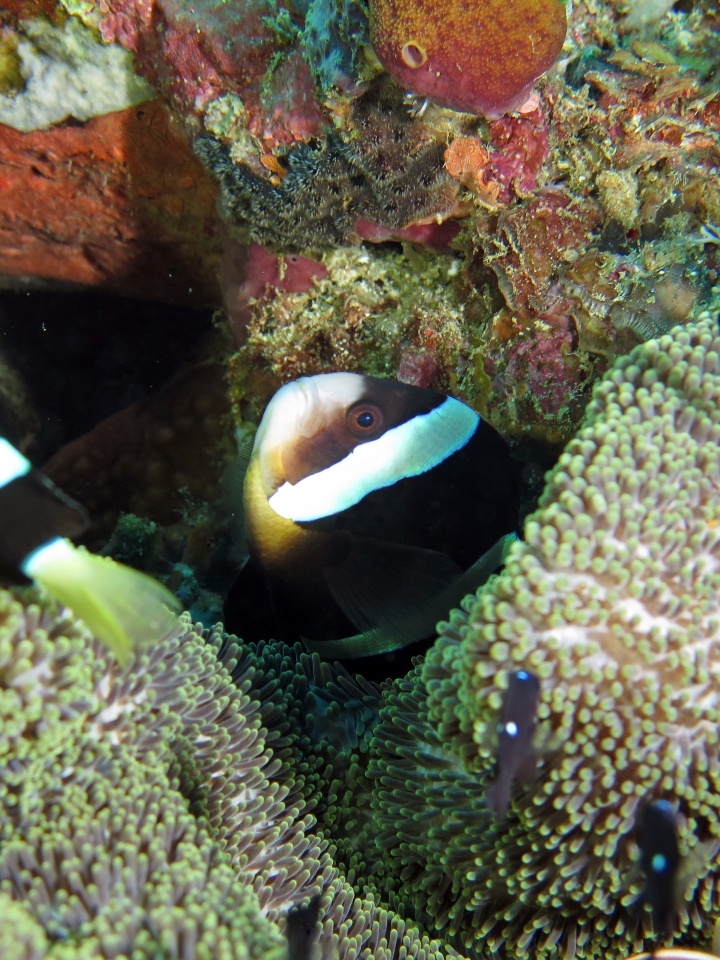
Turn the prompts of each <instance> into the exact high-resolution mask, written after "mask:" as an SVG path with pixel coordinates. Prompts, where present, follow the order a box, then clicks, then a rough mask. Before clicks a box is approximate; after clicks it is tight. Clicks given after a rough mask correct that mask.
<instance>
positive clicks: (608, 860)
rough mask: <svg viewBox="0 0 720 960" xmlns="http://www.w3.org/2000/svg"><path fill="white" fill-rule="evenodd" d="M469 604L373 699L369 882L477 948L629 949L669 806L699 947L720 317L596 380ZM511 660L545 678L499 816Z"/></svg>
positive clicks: (713, 898) (715, 801) (713, 830)
mask: <svg viewBox="0 0 720 960" xmlns="http://www.w3.org/2000/svg"><path fill="white" fill-rule="evenodd" d="M463 606H464V610H457V611H454V612H453V613H452V614H451V616H450V618H449V622H448V623H447V624H445V625H444V626H442V628H441V638H440V640H439V641H438V643H437V644H436V645H435V647H434V648H433V650H432V651H431V652H430V653H429V655H428V657H427V659H426V662H425V664H424V665H423V666H422V667H421V668H418V669H417V670H416V671H415V673H414V674H413V675H411V676H410V677H408V678H406V679H405V680H402V681H398V682H397V683H396V684H395V685H394V688H393V690H392V691H391V692H390V694H389V695H387V696H386V698H385V700H384V707H383V709H382V710H381V722H380V725H379V726H378V728H377V729H376V731H375V739H374V741H373V745H372V753H373V761H372V762H371V765H370V768H369V773H370V775H371V777H373V778H374V780H375V788H374V795H373V809H374V817H375V822H376V825H377V828H378V829H379V834H378V835H377V839H376V844H377V847H378V848H381V849H382V850H383V851H384V852H383V858H384V867H383V871H382V872H381V874H380V875H379V882H378V885H379V886H380V887H381V889H383V890H384V891H385V892H386V894H387V895H388V896H389V897H390V898H391V902H392V903H393V904H396V905H399V904H407V903H410V902H414V903H416V904H417V905H418V908H419V911H420V913H419V916H420V918H421V919H422V920H423V921H424V922H425V923H427V924H428V926H432V925H436V926H437V927H439V928H441V929H443V930H445V931H447V935H448V936H450V937H451V938H454V940H455V942H458V943H460V944H463V945H464V946H466V947H467V948H468V949H474V950H478V951H481V950H482V951H492V952H494V951H496V950H499V949H501V948H504V949H505V950H507V951H508V953H509V954H510V955H511V956H526V955H530V956H535V957H550V956H557V955H558V954H560V955H562V956H564V957H568V958H572V957H574V956H578V957H595V956H598V955H600V954H602V955H603V956H607V957H619V956H622V955H624V954H625V953H627V952H632V951H633V950H636V949H639V948H640V947H641V946H642V941H643V938H648V937H650V938H652V936H653V934H652V921H651V916H650V913H649V911H648V910H647V909H643V908H642V907H641V906H638V905H636V901H637V900H638V897H639V895H640V893H641V891H642V889H643V883H644V881H643V875H642V872H641V870H640V867H639V852H638V848H637V845H636V820H637V816H638V813H639V811H640V809H641V806H642V804H643V803H645V802H647V801H649V800H651V799H653V798H660V797H665V798H667V799H669V800H670V801H671V803H673V804H674V805H675V807H676V809H677V811H678V823H679V833H680V844H681V853H682V854H683V858H684V859H683V861H682V865H681V869H680V877H679V887H680V910H679V915H678V918H677V929H676V934H679V935H681V936H682V938H683V939H684V940H685V941H687V942H694V943H701V942H706V941H707V940H708V938H709V936H710V935H711V933H712V928H713V924H714V921H715V920H716V919H718V918H719V917H720V889H718V882H719V881H720V757H719V755H718V721H720V686H719V685H718V680H719V679H720V336H718V334H717V329H716V327H715V325H714V324H713V323H711V321H710V318H702V319H701V321H700V322H698V323H697V324H695V325H691V326H688V327H686V328H675V329H674V330H673V331H672V332H671V333H670V334H669V335H667V336H664V337H662V338H661V339H659V340H657V341H652V342H648V343H646V344H643V345H642V346H640V347H638V348H637V349H636V350H634V351H633V352H632V354H631V355H629V356H628V357H625V358H623V359H622V360H620V361H619V362H618V363H617V364H616V366H615V367H614V368H613V369H612V370H611V371H610V372H609V374H608V375H607V376H606V377H605V378H604V379H603V381H602V382H601V383H599V384H598V385H597V387H596V389H595V393H594V398H593V400H592V402H591V404H590V406H589V407H588V411H587V416H586V420H585V425H584V426H583V428H582V429H581V430H580V432H579V434H578V435H577V437H576V438H575V439H574V440H573V441H572V442H571V443H570V444H569V446H568V448H567V450H566V451H565V452H564V453H563V455H562V457H561V458H560V461H559V463H558V464H557V466H556V467H555V468H554V470H553V471H552V472H551V474H550V475H549V477H548V483H547V487H546V490H545V492H544V494H543V496H542V498H541V501H540V506H539V509H538V510H537V512H536V513H535V514H534V515H533V516H531V517H530V518H529V520H528V522H527V524H526V529H525V542H519V543H517V544H516V545H515V546H514V547H513V549H512V552H511V554H510V557H509V560H508V562H507V565H506V567H505V569H504V571H503V572H502V573H501V574H500V575H499V576H498V577H495V578H493V580H491V582H490V583H488V584H487V585H486V586H485V587H483V588H481V589H480V590H479V591H478V594H477V596H476V597H469V598H467V599H466V601H465V602H464V604H463ZM521 667H523V668H525V669H528V670H531V671H533V672H534V673H536V674H537V676H538V677H540V679H541V683H542V700H541V705H540V709H539V724H538V730H537V734H536V746H537V749H538V754H539V765H538V769H537V776H536V779H535V782H534V783H533V784H532V785H531V786H530V787H529V788H527V789H523V788H516V792H515V795H514V802H513V805H512V808H511V811H510V813H509V816H508V818H507V820H504V821H498V820H496V819H495V818H494V817H493V816H492V815H491V814H490V811H489V810H488V808H487V806H486V805H485V803H484V793H485V789H486V787H487V784H488V783H489V781H490V780H491V779H492V777H493V776H494V765H495V751H496V747H497V733H496V731H497V724H498V722H499V712H500V707H501V704H502V700H503V693H504V690H505V689H506V687H507V683H508V675H509V673H510V672H511V671H513V670H517V669H519V668H521ZM373 842H375V841H373V840H370V843H371V845H372V843H373ZM367 859H370V856H368V858H367ZM650 942H652V940H651V941H650Z"/></svg>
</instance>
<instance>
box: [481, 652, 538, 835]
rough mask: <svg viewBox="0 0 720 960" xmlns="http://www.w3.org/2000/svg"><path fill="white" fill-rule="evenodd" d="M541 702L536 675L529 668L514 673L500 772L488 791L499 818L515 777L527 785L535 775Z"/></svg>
mask: <svg viewBox="0 0 720 960" xmlns="http://www.w3.org/2000/svg"><path fill="white" fill-rule="evenodd" d="M539 703H540V681H539V680H538V678H537V677H536V676H535V674H534V673H530V672H529V671H527V670H516V671H515V672H514V673H511V674H510V679H509V682H508V688H507V690H506V691H505V696H504V698H503V706H502V714H501V717H500V725H499V727H498V733H499V737H500V738H499V743H498V751H497V760H498V775H497V779H496V780H495V781H494V782H493V783H491V784H490V786H489V787H488V791H487V802H488V806H490V807H491V808H492V809H493V810H494V811H495V813H496V815H497V816H498V817H504V816H505V814H506V813H507V809H508V806H509V804H510V790H511V788H512V783H513V780H515V779H518V780H519V781H520V782H521V783H523V784H525V785H526V786H527V785H528V784H529V783H530V782H531V781H532V778H533V776H534V774H535V768H536V765H537V758H536V756H535V751H534V750H533V746H532V740H533V734H534V733H535V725H536V723H537V709H538V705H539Z"/></svg>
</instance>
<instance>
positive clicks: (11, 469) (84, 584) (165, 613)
mask: <svg viewBox="0 0 720 960" xmlns="http://www.w3.org/2000/svg"><path fill="white" fill-rule="evenodd" d="M88 525H89V520H88V516H87V514H86V512H85V510H84V509H83V507H81V506H80V504H79V503H76V502H75V500H71V499H70V497H67V496H66V495H65V494H64V493H63V492H62V491H61V490H58V488H57V487H56V486H55V485H54V484H53V483H52V482H51V481H50V480H48V478H47V477H45V476H44V475H43V474H42V473H40V471H39V470H35V469H34V468H33V466H32V464H31V463H30V461H29V460H27V459H26V458H25V457H24V456H23V455H22V454H21V453H20V452H19V451H18V450H16V449H15V447H13V446H12V444H10V443H8V441H7V440H5V439H4V438H2V437H0V580H2V581H4V582H5V583H6V584H7V585H13V584H14V585H19V584H27V583H30V582H32V581H35V582H36V583H38V584H39V585H40V586H41V587H44V588H45V590H47V592H48V593H49V594H50V596H52V597H53V598H54V599H55V600H57V601H58V602H59V603H61V604H64V605H65V606H66V607H69V608H70V609H71V610H72V611H73V613H74V614H75V615H76V616H77V617H79V618H80V619H81V620H83V621H84V622H85V625H86V626H87V627H88V629H89V630H90V632H91V633H93V634H94V635H95V636H96V637H97V638H98V639H99V640H101V641H102V642H103V643H104V644H105V645H106V646H107V647H109V649H110V650H111V651H112V652H113V654H114V655H115V658H116V659H117V661H118V663H120V664H121V665H122V666H124V665H125V664H127V662H128V661H129V660H130V656H131V653H132V650H133V647H136V646H143V645H147V644H148V643H151V642H152V641H157V640H159V639H160V638H161V637H162V636H163V635H164V634H166V633H168V632H169V631H170V630H171V629H172V627H173V626H174V624H175V622H176V617H177V614H178V613H179V612H180V610H181V609H182V607H181V604H180V602H179V601H178V600H177V598H176V597H175V596H174V595H173V594H172V593H170V591H169V590H168V589H167V588H166V587H164V586H163V585H162V584H161V583H158V582H157V580H153V578H152V577H149V576H147V574H144V573H141V572H140V571H139V570H133V569H132V568H130V567H126V566H124V565H123V564H121V563H116V562H115V561H114V560H111V559H110V558H109V557H99V556H97V555H96V554H93V553H89V552H88V551H87V550H85V549H84V548H82V547H75V546H73V544H72V543H71V542H70V540H69V539H67V538H68V537H77V536H79V535H80V534H81V533H83V531H84V530H86V529H87V527H88Z"/></svg>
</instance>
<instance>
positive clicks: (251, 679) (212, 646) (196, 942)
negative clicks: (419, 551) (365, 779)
mask: <svg viewBox="0 0 720 960" xmlns="http://www.w3.org/2000/svg"><path fill="white" fill-rule="evenodd" d="M18 596H20V598H21V599H17V598H16V597H14V596H13V595H12V594H10V593H7V592H5V591H0V915H2V917H3V924H2V925H1V926H2V929H1V930H0V954H1V955H2V956H5V955H6V953H5V952H4V950H3V948H4V946H5V944H6V943H8V944H11V945H12V950H11V951H10V953H9V954H8V955H9V956H12V957H17V958H18V960H21V958H22V960H24V958H27V960H35V958H38V960H40V958H41V957H46V956H47V957H53V958H54V960H65V958H67V960H85V958H87V960H91V958H92V960H98V958H103V957H107V958H114V957H118V956H132V957H133V958H135V960H141V958H144V957H145V958H150V957H153V958H156V957H158V956H163V957H164V958H167V960H173V958H180V957H182V958H184V960H185V958H187V960H210V958H211V957H212V958H215V957H223V958H227V960H232V958H233V957H238V958H242V960H252V958H258V960H259V958H262V960H280V958H282V957H284V956H285V955H286V950H287V942H286V940H285V937H284V936H283V931H284V929H285V918H286V915H287V913H288V911H289V910H290V909H292V908H293V907H296V906H301V905H304V904H307V902H308V901H309V900H310V899H311V898H312V897H315V896H318V897H319V917H318V921H317V923H316V924H315V928H314V930H313V931H312V933H311V936H310V941H311V957H312V958H313V960H336V958H339V960H357V958H363V960H373V958H377V960H393V958H395V957H398V958H400V957H407V958H414V960H443V958H444V957H445V952H444V950H443V945H442V944H441V943H440V942H439V941H431V940H430V939H429V938H428V937H427V936H426V935H425V934H423V933H422V932H421V931H419V930H418V929H417V928H416V927H415V926H414V925H412V924H411V923H409V922H408V921H406V920H404V919H403V918H402V917H401V916H398V915H397V914H396V913H394V912H392V911H388V910H386V909H383V908H382V907H381V906H380V905H379V904H378V903H377V902H376V901H375V899H374V898H373V897H372V895H371V894H368V895H365V896H363V897H358V896H357V895H356V893H355V891H354V890H353V888H352V886H350V884H349V883H348V882H347V880H346V879H345V878H344V876H342V874H341V873H340V871H339V870H338V868H337V867H336V866H335V864H334V862H333V859H332V857H331V851H330V849H329V843H328V840H327V839H325V838H324V837H323V835H322V833H321V832H319V831H315V830H314V829H313V828H314V827H315V819H314V817H313V815H312V814H311V813H310V810H311V808H312V806H313V805H314V804H315V803H316V802H317V789H316V784H317V777H316V776H313V775H312V771H309V770H308V768H307V764H305V769H303V764H302V763H300V762H299V761H300V753H299V752H298V748H295V749H294V750H293V749H290V747H291V746H292V745H293V744H294V740H293V738H292V736H289V735H287V731H286V735H285V739H284V740H283V738H282V737H281V736H280V733H281V732H282V730H284V729H286V727H287V724H286V720H285V717H284V715H283V714H282V713H281V712H280V710H279V709H278V706H279V705H282V703H284V702H285V701H287V703H288V704H290V703H291V701H292V689H290V690H289V691H287V692H283V691H282V689H281V688H280V687H279V685H277V684H274V682H273V677H272V676H271V668H272V666H273V664H274V663H275V662H276V661H278V662H279V663H280V664H281V665H282V664H284V663H285V661H287V662H288V663H291V662H292V657H291V658H290V659H288V656H287V655H286V654H285V653H283V651H280V655H279V657H278V656H273V655H272V652H271V649H270V647H268V656H267V657H265V658H263V656H262V655H260V656H258V655H256V654H255V652H254V651H253V650H251V649H249V648H245V647H243V645H242V644H241V643H240V642H239V641H237V640H236V639H235V638H228V637H227V636H225V635H224V634H223V633H222V630H221V629H220V628H216V629H214V630H212V631H204V632H203V631H202V630H201V629H200V628H199V627H193V625H192V624H191V623H190V621H189V619H188V618H187V616H185V617H183V618H181V619H180V620H179V621H178V624H177V627H176V629H175V630H174V631H172V632H171V634H170V635H169V636H167V637H164V638H163V637H159V638H158V641H157V643H156V644H155V645H154V646H153V647H152V649H151V650H150V651H148V652H143V653H139V654H137V655H136V656H135V657H134V659H133V660H132V661H131V663H130V665H129V666H128V667H127V668H126V669H124V670H121V669H120V668H119V667H118V665H117V663H116V662H115V660H114V659H113V658H112V657H111V656H110V655H109V654H108V653H107V651H106V649H105V648H104V647H103V646H102V645H101V644H100V643H99V642H98V641H96V640H94V639H93V637H92V636H91V635H90V634H89V633H88V631H87V630H86V628H85V627H84V626H83V625H82V623H81V622H80V621H77V620H74V619H73V618H72V616H71V615H69V613H68V611H65V610H63V609H62V608H58V607H57V606H55V605H53V604H50V603H48V602H47V600H44V599H43V598H42V597H40V595H39V594H37V592H36V591H32V590H25V591H21V592H20V593H19V595H18ZM295 655H296V659H298V658H299V662H300V669H299V673H298V677H299V685H298V690H299V691H300V693H302V691H303V690H304V686H303V684H304V679H303V678H304V677H305V675H306V674H307V670H308V669H309V670H310V673H311V674H312V673H313V671H314V673H315V674H316V678H317V680H318V686H319V687H320V688H322V689H319V691H318V697H319V699H321V700H322V699H323V698H324V702H325V703H326V712H327V714H328V716H330V715H332V714H333V712H334V711H335V710H336V709H337V708H336V707H335V706H334V701H333V694H334V693H336V692H337V693H339V692H340V690H341V689H342V687H343V683H344V682H345V681H344V680H342V679H341V681H340V684H339V685H337V684H336V678H337V675H338V674H337V671H330V672H329V671H328V669H327V668H324V667H323V666H322V665H320V663H319V659H318V658H309V657H307V655H302V656H301V655H300V654H299V652H298V651H295ZM263 665H265V669H263ZM229 671H232V677H231V675H230V672H229ZM281 674H282V675H283V679H287V678H286V676H285V675H286V674H287V669H283V670H282V671H281ZM328 685H329V687H328ZM290 686H291V688H292V685H290ZM325 687H328V690H327V691H326V690H325ZM275 690H279V691H280V693H278V695H277V696H276V697H275V698H273V696H272V693H273V691H275ZM372 692H373V691H372V689H371V688H368V689H367V690H366V691H362V689H361V688H360V687H358V686H357V685H356V684H354V683H353V682H352V681H350V685H349V687H348V688H347V696H346V699H348V703H351V704H352V705H353V709H355V710H356V712H357V713H358V717H357V719H356V721H354V724H353V725H352V727H353V729H355V730H358V729H359V730H360V731H362V728H363V723H364V721H363V719H362V718H363V716H371V714H372V711H371V710H370V709H369V706H367V705H366V704H364V703H363V702H362V698H363V697H364V696H370V695H371V694H372ZM308 694H309V696H310V699H313V697H314V696H315V695H314V694H313V692H312V691H309V692H308ZM358 694H360V701H359V702H358V703H355V700H357V695H358ZM283 698H284V699H283ZM353 698H355V699H353ZM370 699H371V700H372V697H371V696H370ZM265 721H267V727H265V726H264V725H263V724H264V722H265ZM330 726H332V724H330ZM268 728H269V729H268ZM308 729H310V728H308ZM349 730H350V727H348V731H349ZM313 739H315V740H317V739H318V736H315V735H313V734H312V732H311V734H310V735H309V736H305V740H306V741H307V743H312V741H313ZM330 739H331V740H335V739H337V743H338V747H339V750H336V751H335V753H333V754H332V755H333V756H335V755H338V754H339V753H340V752H342V750H343V749H344V747H343V744H345V743H346V741H347V745H352V744H353V743H356V742H357V732H355V733H349V732H347V733H344V734H342V735H340V736H339V738H335V737H334V735H333V736H331V737H330ZM305 740H304V741H303V742H305ZM323 742H325V738H324V735H323ZM269 743H273V745H274V746H275V748H276V749H277V753H276V754H274V753H273V751H272V750H271V749H270V747H269V745H268V744H269ZM306 773H308V774H309V775H307V776H306Z"/></svg>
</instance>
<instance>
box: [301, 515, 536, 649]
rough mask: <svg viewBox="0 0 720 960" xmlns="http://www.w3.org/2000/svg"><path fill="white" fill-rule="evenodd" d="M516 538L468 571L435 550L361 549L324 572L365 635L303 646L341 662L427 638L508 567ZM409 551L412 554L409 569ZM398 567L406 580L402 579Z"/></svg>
mask: <svg viewBox="0 0 720 960" xmlns="http://www.w3.org/2000/svg"><path fill="white" fill-rule="evenodd" d="M517 539H518V538H517V536H516V535H515V534H514V533H511V534H507V535H506V536H504V537H501V538H500V540H498V542H497V543H496V544H494V545H493V546H492V547H491V548H490V549H489V550H488V551H486V552H485V553H484V554H483V555H482V557H480V559H479V560H477V561H476V562H475V563H474V564H473V565H472V567H470V568H469V569H468V570H466V571H465V572H464V573H459V569H460V568H459V567H457V566H456V565H455V564H454V563H452V561H451V560H449V558H448V557H446V556H445V554H438V553H435V552H434V551H432V550H419V549H415V548H412V547H402V546H399V545H393V544H377V546H376V545H375V541H367V542H366V544H367V545H370V546H367V545H362V546H361V545H357V546H356V548H355V549H354V550H353V552H352V553H351V555H350V556H349V557H348V559H347V560H345V561H344V562H343V563H342V564H340V565H339V566H338V567H333V568H332V569H331V568H326V570H325V577H326V580H327V582H328V586H329V587H330V591H331V593H332V595H333V598H334V600H335V602H336V603H337V604H338V606H339V607H340V608H341V609H342V611H343V613H344V614H345V616H346V617H348V619H349V620H350V621H351V622H352V623H354V624H355V625H356V626H357V627H360V628H361V629H362V628H363V627H364V628H365V631H364V632H363V633H359V634H357V635H355V636H353V637H344V638H343V639H341V640H323V641H319V640H318V641H312V640H308V639H306V638H305V637H303V643H304V644H305V646H306V647H307V649H308V650H309V651H310V652H311V653H318V654H320V656H321V657H324V658H325V659H329V658H333V657H339V658H340V659H342V658H344V657H370V656H375V655H376V654H379V653H389V652H390V651H391V650H398V649H399V648H400V647H406V646H407V645H408V644H410V643H414V642H415V641H416V640H423V639H424V638H425V637H428V636H429V635H430V634H431V633H432V632H433V630H434V629H435V627H436V624H437V623H438V622H439V621H440V620H441V619H442V618H443V617H445V616H447V614H448V612H449V611H450V610H451V609H452V607H454V606H457V605H458V604H459V603H460V601H461V600H462V598H463V597H464V596H466V595H467V594H469V593H473V592H474V591H475V590H477V588H478V587H480V586H482V584H483V583H485V582H486V581H487V579H488V578H489V577H490V576H491V575H492V574H493V573H494V572H495V571H496V570H497V569H498V568H499V567H501V566H502V565H503V564H504V563H505V560H506V558H507V555H508V552H509V550H510V547H511V546H512V544H513V543H514V542H515V541H516V540H517ZM407 553H410V554H414V557H413V562H412V563H411V564H410V565H408V556H407ZM423 555H424V556H423ZM438 558H440V559H438ZM403 561H404V566H399V565H400V564H402V563H403ZM368 564H370V566H369V567H368ZM398 569H401V570H403V571H404V574H405V576H404V577H400V578H398V575H397V574H398ZM443 581H444V586H443ZM403 590H404V592H402V591H403Z"/></svg>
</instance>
